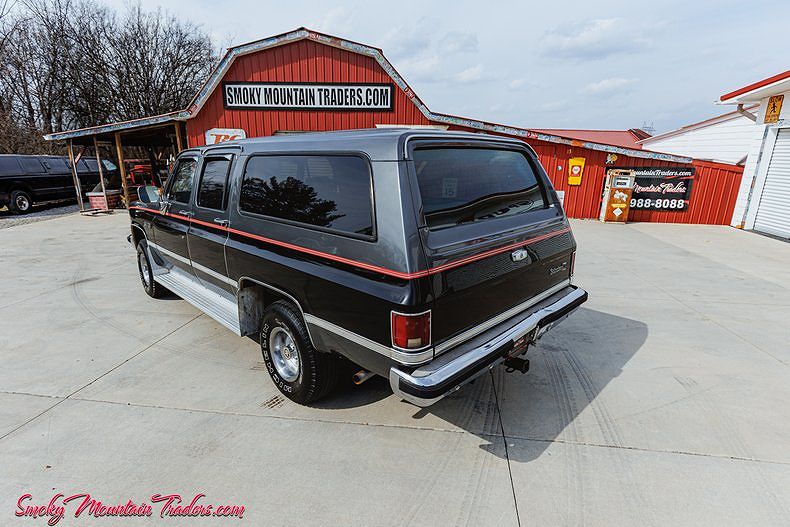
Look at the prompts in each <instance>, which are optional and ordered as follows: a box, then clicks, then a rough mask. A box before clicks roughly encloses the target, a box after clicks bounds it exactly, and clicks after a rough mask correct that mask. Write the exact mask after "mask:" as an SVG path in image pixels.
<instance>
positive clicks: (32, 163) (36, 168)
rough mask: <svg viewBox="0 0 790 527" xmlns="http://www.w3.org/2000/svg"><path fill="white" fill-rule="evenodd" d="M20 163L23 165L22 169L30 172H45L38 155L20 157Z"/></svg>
mask: <svg viewBox="0 0 790 527" xmlns="http://www.w3.org/2000/svg"><path fill="white" fill-rule="evenodd" d="M19 163H20V164H21V165H22V170H24V171H25V172H27V173H28V174H43V173H44V172H45V170H44V165H42V164H41V161H39V160H38V158H37V157H23V156H20V157H19Z"/></svg>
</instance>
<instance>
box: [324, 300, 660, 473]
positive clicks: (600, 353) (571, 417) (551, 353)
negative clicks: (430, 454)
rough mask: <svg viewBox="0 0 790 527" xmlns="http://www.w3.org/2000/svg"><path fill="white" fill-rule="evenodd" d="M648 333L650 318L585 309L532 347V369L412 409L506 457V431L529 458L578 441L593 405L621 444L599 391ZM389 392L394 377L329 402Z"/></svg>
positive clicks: (605, 433)
mask: <svg viewBox="0 0 790 527" xmlns="http://www.w3.org/2000/svg"><path fill="white" fill-rule="evenodd" d="M647 334H648V327H647V325H646V324H644V323H643V322H640V321H637V320H632V319H628V318H623V317H619V316H616V315H611V314H608V313H603V312H600V311H596V310H594V309H586V308H581V309H579V310H578V311H576V312H575V313H574V314H573V315H571V317H569V318H568V319H567V320H566V321H564V322H563V323H562V324H560V325H559V326H557V327H556V328H555V329H553V330H552V331H551V332H549V333H547V334H546V335H545V336H544V337H543V338H542V339H541V340H540V342H539V343H538V345H537V346H535V347H532V348H530V350H529V352H528V353H527V358H529V359H530V361H531V368H530V371H529V372H528V373H527V374H521V373H517V372H516V373H506V372H505V368H504V367H501V366H500V367H497V368H494V370H492V371H491V373H490V374H489V375H484V376H482V377H479V378H478V379H477V380H476V381H475V382H474V383H473V384H468V385H466V386H464V387H462V388H461V390H459V391H458V392H455V393H454V394H452V395H450V396H448V397H447V398H445V399H443V400H442V401H440V402H438V403H437V404H435V405H433V406H430V407H428V408H418V407H416V406H415V407H413V408H414V411H413V413H412V419H414V420H415V425H419V420H420V419H423V418H424V417H426V416H427V415H429V414H432V415H434V416H436V417H439V418H440V419H442V420H443V421H446V422H447V423H449V424H451V425H455V426H456V427H458V428H460V429H462V430H465V431H468V432H470V433H473V434H476V435H478V436H479V437H481V438H483V439H484V440H485V441H486V443H485V444H483V445H482V446H481V448H483V449H485V450H487V451H489V452H490V453H492V454H495V455H497V456H500V457H501V456H503V455H504V450H503V449H502V447H501V446H502V443H501V437H502V431H503V429H504V434H505V436H506V437H508V438H517V439H526V440H531V441H532V442H533V443H534V444H531V445H530V448H529V449H516V452H512V451H511V452H510V453H509V458H510V460H511V461H521V462H528V461H531V460H532V459H535V458H536V457H538V456H540V455H541V453H542V452H543V451H544V450H545V449H546V448H547V447H548V446H549V445H550V444H551V442H552V441H554V440H556V439H558V438H562V439H564V440H567V441H576V440H578V439H579V437H578V436H577V433H578V430H577V428H578V426H579V425H578V424H577V423H576V421H577V418H578V417H579V414H581V413H582V412H583V411H584V410H585V409H586V408H587V407H592V412H589V413H590V414H591V415H592V416H593V417H592V419H594V421H593V426H594V427H595V428H596V430H595V431H594V433H595V434H598V435H600V437H601V439H600V440H601V441H609V442H617V441H618V432H617V428H616V424H615V423H614V420H613V419H612V418H611V415H610V414H609V411H608V409H607V408H606V406H605V404H604V403H603V401H600V400H598V395H599V394H600V393H601V391H602V390H603V389H604V388H605V387H606V386H607V385H608V384H609V383H610V382H611V381H612V380H613V379H615V378H616V377H617V376H619V375H620V372H621V371H622V369H623V367H624V366H625V364H626V363H627V362H628V361H629V360H630V359H631V357H633V356H634V354H635V353H636V352H637V351H638V350H639V349H640V348H641V347H642V345H643V344H644V342H645V340H646V339H647ZM390 396H392V391H391V390H390V388H389V384H388V382H387V380H386V379H383V378H380V377H376V378H373V379H371V380H370V381H368V382H366V383H364V384H363V385H361V386H357V387H353V386H352V387H349V388H347V389H346V390H340V391H339V392H338V393H337V396H336V397H331V398H328V400H327V401H326V403H325V405H326V406H322V407H326V408H350V407H354V406H361V405H366V404H370V403H372V402H375V401H378V400H380V399H383V398H385V397H390ZM403 404H407V403H405V402H404V403H403ZM500 419H501V421H500ZM514 456H515V457H514Z"/></svg>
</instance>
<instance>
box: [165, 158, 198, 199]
mask: <svg viewBox="0 0 790 527" xmlns="http://www.w3.org/2000/svg"><path fill="white" fill-rule="evenodd" d="M196 166H197V161H196V160H194V159H191V158H188V157H186V158H184V159H181V160H180V161H179V162H178V166H176V169H175V172H173V175H172V176H171V177H172V178H173V183H172V184H171V185H170V189H169V190H168V191H167V199H168V200H170V201H177V202H179V203H189V196H190V195H191V194H192V180H193V178H194V175H195V167H196Z"/></svg>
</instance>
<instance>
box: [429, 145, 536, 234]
mask: <svg viewBox="0 0 790 527" xmlns="http://www.w3.org/2000/svg"><path fill="white" fill-rule="evenodd" d="M414 167H415V170H416V173H417V183H418V185H419V187H420V195H421V196H422V205H423V211H424V213H425V220H426V222H427V223H428V227H430V228H431V229H441V228H445V227H451V226H454V225H460V224H464V223H472V222H478V221H486V220H489V219H493V218H501V217H506V216H514V215H516V214H523V213H525V212H529V211H531V210H536V209H542V208H544V207H545V206H546V202H545V199H544V196H543V192H542V189H541V187H540V184H539V183H538V178H537V176H536V175H535V171H534V170H533V168H532V164H531V163H530V162H529V161H528V160H527V158H526V156H525V155H524V154H523V153H521V152H518V151H515V150H497V149H490V148H425V149H417V150H415V151H414Z"/></svg>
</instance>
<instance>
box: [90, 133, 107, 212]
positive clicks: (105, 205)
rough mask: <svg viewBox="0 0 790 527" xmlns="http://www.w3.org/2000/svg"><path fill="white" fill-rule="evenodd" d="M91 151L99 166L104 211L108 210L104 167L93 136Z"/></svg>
mask: <svg viewBox="0 0 790 527" xmlns="http://www.w3.org/2000/svg"><path fill="white" fill-rule="evenodd" d="M93 150H94V151H95V152H96V163H97V164H98V165H99V182H101V193H102V194H104V210H110V203H109V201H108V200H107V189H106V188H105V187H104V167H102V163H101V154H100V153H99V142H98V141H97V140H96V136H95V135H94V136H93Z"/></svg>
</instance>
